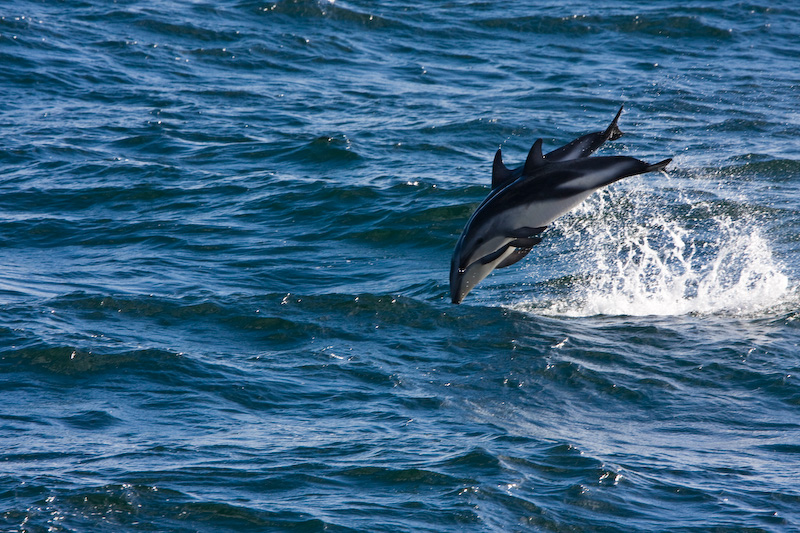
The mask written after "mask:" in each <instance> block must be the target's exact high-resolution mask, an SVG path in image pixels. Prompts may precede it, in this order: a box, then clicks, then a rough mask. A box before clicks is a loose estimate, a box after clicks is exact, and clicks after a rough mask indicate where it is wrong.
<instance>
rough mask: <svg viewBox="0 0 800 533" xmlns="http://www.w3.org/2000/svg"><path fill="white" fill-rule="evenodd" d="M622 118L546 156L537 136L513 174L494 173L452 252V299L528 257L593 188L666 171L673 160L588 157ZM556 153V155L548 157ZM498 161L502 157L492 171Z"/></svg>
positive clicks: (612, 134)
mask: <svg viewBox="0 0 800 533" xmlns="http://www.w3.org/2000/svg"><path fill="white" fill-rule="evenodd" d="M620 111H621V109H620ZM617 118H619V113H617ZM617 118H615V119H614V122H613V123H612V126H614V128H613V129H612V133H611V134H609V135H607V136H606V137H605V138H603V136H604V135H605V134H606V132H608V129H607V130H606V132H597V133H594V134H589V135H585V136H583V137H580V138H578V139H576V140H575V141H573V142H571V143H569V144H567V145H565V146H563V147H561V148H559V149H557V150H554V151H553V152H550V153H548V154H547V156H545V155H543V154H542V139H537V141H536V142H535V143H534V144H533V147H532V148H531V150H530V152H529V153H528V157H527V159H526V161H525V164H524V165H523V166H522V167H520V169H515V170H514V171H510V172H512V173H514V175H512V176H506V177H505V179H497V180H495V179H494V175H493V179H492V182H493V187H492V190H491V192H490V193H489V195H488V196H487V197H486V199H485V200H484V201H483V202H482V203H481V204H480V205H479V206H478V208H477V209H476V210H475V212H474V213H473V214H472V216H471V217H470V219H469V221H467V224H466V226H465V227H464V230H463V231H462V233H461V237H460V238H459V239H458V243H457V244H456V248H455V250H454V251H453V257H452V260H451V262H450V297H451V299H452V301H453V303H454V304H458V303H461V301H462V300H463V299H464V298H465V297H466V296H467V294H468V293H469V292H470V291H471V290H472V289H473V288H474V287H475V286H476V285H477V284H478V283H479V282H480V281H481V280H482V279H483V278H485V277H486V276H488V275H489V273H491V272H492V271H493V270H494V269H496V268H505V267H508V266H511V265H513V264H514V263H516V262H517V261H519V260H521V259H522V258H524V257H525V256H526V255H527V254H528V252H530V251H531V248H533V247H534V246H535V245H537V244H539V243H540V242H541V241H542V238H541V234H542V232H544V230H545V229H546V228H547V225H548V224H550V223H551V222H552V221H553V220H555V219H556V218H558V217H560V216H561V215H563V214H565V213H567V212H568V211H570V210H571V209H573V208H574V207H576V206H577V205H578V204H580V203H581V202H583V200H585V199H586V198H587V197H588V196H589V195H590V194H592V193H593V192H594V191H596V190H598V189H600V188H601V187H605V186H606V185H609V184H611V183H614V182H615V181H618V180H620V179H622V178H626V177H629V176H636V175H638V174H644V173H646V172H655V171H660V170H664V168H666V166H667V165H668V164H669V163H670V161H672V159H664V160H663V161H660V162H658V163H655V164H652V165H651V164H648V163H645V162H644V161H640V160H638V159H635V158H633V157H626V156H607V157H588V155H589V154H591V153H592V152H594V151H595V150H596V149H597V148H599V146H600V145H602V144H603V142H605V140H607V139H610V138H612V137H613V136H614V135H615V134H614V133H613V131H619V130H618V129H616V120H617ZM609 128H611V126H609ZM619 134H621V132H620V133H619ZM601 139H602V140H601ZM551 154H555V156H554V157H552V158H551V159H548V156H550V155H551ZM496 163H497V156H495V165H494V167H493V171H494V169H495V168H497V164H496ZM493 174H495V172H493ZM517 174H518V175H517Z"/></svg>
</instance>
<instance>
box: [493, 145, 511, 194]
mask: <svg viewBox="0 0 800 533" xmlns="http://www.w3.org/2000/svg"><path fill="white" fill-rule="evenodd" d="M512 177H514V173H513V172H511V171H510V170H509V169H508V168H507V167H506V166H505V164H503V154H502V153H501V152H500V148H498V149H497V153H496V154H494V162H493V163H492V189H496V188H497V187H500V186H501V185H503V184H505V183H508V181H509V180H510V179H511V178H512Z"/></svg>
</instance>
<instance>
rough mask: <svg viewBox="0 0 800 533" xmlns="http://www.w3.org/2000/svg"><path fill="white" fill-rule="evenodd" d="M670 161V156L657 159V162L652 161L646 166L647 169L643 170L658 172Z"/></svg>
mask: <svg viewBox="0 0 800 533" xmlns="http://www.w3.org/2000/svg"><path fill="white" fill-rule="evenodd" d="M671 162H672V158H671V157H670V158H669V159H665V160H663V161H659V162H658V163H654V164H652V165H650V166H649V167H647V170H645V172H658V171H660V170H664V169H665V168H667V165H669V164H670V163H671Z"/></svg>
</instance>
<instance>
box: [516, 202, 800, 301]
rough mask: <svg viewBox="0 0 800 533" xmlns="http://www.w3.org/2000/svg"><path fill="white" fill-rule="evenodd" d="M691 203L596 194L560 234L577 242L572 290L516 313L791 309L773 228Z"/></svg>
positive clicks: (744, 214)
mask: <svg viewBox="0 0 800 533" xmlns="http://www.w3.org/2000/svg"><path fill="white" fill-rule="evenodd" d="M689 194H690V193H686V194H685V195H682V196H679V197H678V200H677V201H675V202H670V204H669V205H667V202H666V201H665V200H656V199H654V198H655V197H654V196H653V195H652V194H645V193H643V191H640V190H635V189H634V190H631V189H628V190H627V191H622V190H617V189H611V190H606V191H601V193H599V194H596V195H595V196H594V197H592V198H590V199H589V200H587V201H586V202H584V204H583V205H581V206H580V207H579V208H578V209H577V210H576V211H575V212H573V214H571V215H570V216H568V217H565V218H564V219H562V220H559V221H557V222H556V223H555V224H554V225H553V229H554V230H555V231H559V230H560V231H559V233H562V234H563V235H564V236H565V237H566V238H569V239H572V240H573V245H574V246H573V252H570V253H574V257H573V265H574V268H575V270H576V271H575V272H574V275H573V276H571V281H570V284H569V287H568V288H566V290H565V289H564V287H563V286H562V287H559V289H560V290H557V291H556V294H557V296H556V297H555V298H554V297H553V295H552V294H551V295H549V296H548V297H546V298H545V299H544V300H533V301H525V302H521V303H519V304H515V305H514V306H513V307H514V308H516V309H519V310H523V311H531V312H535V313H539V314H545V315H555V316H593V315H628V316H645V315H662V316H670V315H686V314H714V313H725V314H734V315H753V314H759V313H762V312H764V311H766V310H768V309H771V308H774V307H776V306H778V305H780V304H781V303H783V302H785V301H787V300H788V299H789V298H790V296H791V295H792V294H793V293H794V289H793V288H792V286H791V282H790V279H789V276H787V275H786V274H785V273H784V267H783V265H781V263H780V261H778V260H777V259H776V257H775V254H774V253H773V249H772V246H771V243H770V241H769V240H768V239H767V238H766V237H765V235H764V233H765V232H764V228H763V222H760V221H759V219H758V217H757V216H756V215H755V214H753V213H750V212H748V211H747V210H746V209H731V208H730V202H728V201H719V200H710V201H709V200H704V201H692V200H691V199H690V198H688V197H685V196H688V195H689ZM662 202H663V203H664V205H657V204H661V203H662ZM562 285H563V284H562Z"/></svg>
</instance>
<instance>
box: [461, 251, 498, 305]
mask: <svg viewBox="0 0 800 533" xmlns="http://www.w3.org/2000/svg"><path fill="white" fill-rule="evenodd" d="M492 270H494V265H493V264H486V265H484V264H482V263H481V262H480V261H475V262H473V263H472V264H470V265H468V266H467V267H466V268H459V266H458V263H457V259H456V256H455V255H454V256H453V261H452V263H451V264H450V299H451V300H452V301H453V303H454V304H460V303H461V301H462V300H463V299H464V298H465V297H466V296H467V294H469V291H471V290H472V289H473V288H474V287H475V285H477V284H478V283H480V281H481V280H482V279H483V278H485V277H486V276H488V275H489V273H490V272H491V271H492Z"/></svg>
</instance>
